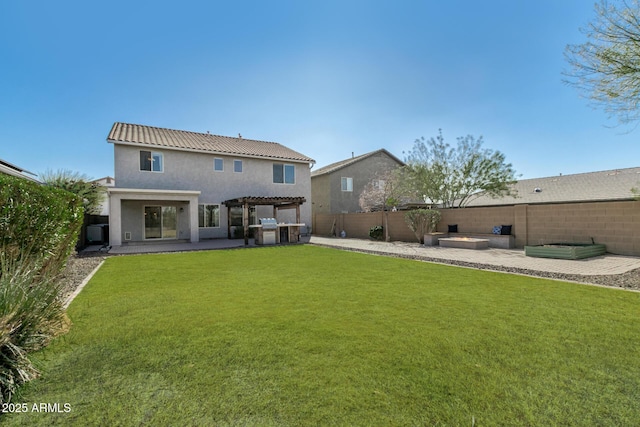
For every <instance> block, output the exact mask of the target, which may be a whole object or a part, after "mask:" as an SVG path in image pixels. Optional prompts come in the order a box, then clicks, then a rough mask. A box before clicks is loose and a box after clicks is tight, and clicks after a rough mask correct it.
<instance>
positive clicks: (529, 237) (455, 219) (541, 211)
mask: <svg viewBox="0 0 640 427" xmlns="http://www.w3.org/2000/svg"><path fill="white" fill-rule="evenodd" d="M440 212H441V213H442V219H441V220H440V223H439V224H438V227H437V231H442V232H446V231H447V228H448V227H447V226H448V225H449V224H457V225H458V230H459V232H462V233H465V232H466V233H485V234H486V233H491V232H492V229H493V227H494V226H496V225H511V226H512V227H513V228H512V233H511V234H513V235H515V245H516V247H517V248H523V247H524V246H525V245H539V244H546V243H563V242H564V243H590V242H591V239H592V238H593V240H594V241H595V242H596V243H602V244H605V245H606V246H607V252H609V253H613V254H619V255H632V256H640V201H631V200H629V201H619V202H592V203H560V204H541V205H515V206H514V205H512V206H499V207H477V208H464V209H442V210H440ZM382 218H383V217H382V214H381V213H372V214H363V213H358V214H316V215H314V223H315V229H314V234H318V235H329V234H330V230H331V225H332V224H333V223H334V221H335V223H336V234H339V233H340V231H341V230H345V232H346V233H347V236H348V237H356V238H368V233H369V228H370V227H372V226H374V225H382V224H383V222H382ZM389 230H390V234H391V238H392V240H401V241H415V240H416V239H415V236H414V235H413V233H412V232H411V230H410V229H409V227H407V226H406V224H404V213H403V212H390V213H389Z"/></svg>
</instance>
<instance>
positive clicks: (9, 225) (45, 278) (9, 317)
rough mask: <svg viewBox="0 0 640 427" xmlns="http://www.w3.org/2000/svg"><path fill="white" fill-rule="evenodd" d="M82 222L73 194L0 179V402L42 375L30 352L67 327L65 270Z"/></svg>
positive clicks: (5, 178) (24, 181)
mask: <svg viewBox="0 0 640 427" xmlns="http://www.w3.org/2000/svg"><path fill="white" fill-rule="evenodd" d="M82 220H83V210H82V205H81V201H80V200H78V199H77V198H76V197H75V196H74V195H72V194H70V193H68V192H66V191H62V190H58V189H54V188H50V187H46V186H41V185H38V184H36V183H33V182H30V181H26V180H24V179H20V178H15V177H11V176H6V175H0V250H1V252H0V403H2V402H7V401H9V400H10V399H11V396H12V395H13V393H14V392H15V390H16V389H17V387H18V386H20V384H22V383H24V382H26V381H29V380H31V379H33V378H34V377H35V376H37V374H38V372H37V370H36V368H35V367H34V366H33V364H32V363H31V361H30V360H29V358H28V354H29V353H30V352H32V351H34V350H37V349H39V348H42V347H43V346H44V345H46V344H47V343H48V342H49V340H50V339H51V338H52V337H53V336H55V334H57V333H58V332H60V331H61V330H62V329H63V327H64V325H65V324H66V322H65V319H66V317H65V314H64V309H63V306H62V301H61V300H60V291H61V289H62V287H63V283H62V281H61V272H62V271H63V269H64V267H65V264H66V261H67V259H68V257H69V255H70V254H71V252H72V251H73V249H74V246H75V243H76V239H77V235H78V232H79V230H80V227H81V226H82Z"/></svg>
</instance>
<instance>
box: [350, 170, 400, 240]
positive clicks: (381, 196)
mask: <svg viewBox="0 0 640 427" xmlns="http://www.w3.org/2000/svg"><path fill="white" fill-rule="evenodd" d="M402 190H403V186H402V185H401V183H400V175H399V169H398V168H396V169H389V170H386V171H382V172H379V173H377V174H376V175H375V176H374V177H373V178H372V179H371V180H370V181H369V182H368V183H367V184H366V185H365V186H364V188H363V190H362V192H361V193H360V198H359V200H358V202H359V204H360V209H362V210H363V211H364V212H377V211H381V212H383V219H384V233H385V240H386V241H387V242H388V241H389V240H390V239H391V238H390V236H389V210H391V209H393V208H394V207H395V206H397V205H398V204H400V203H402V201H403V193H402Z"/></svg>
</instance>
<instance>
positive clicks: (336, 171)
mask: <svg viewBox="0 0 640 427" xmlns="http://www.w3.org/2000/svg"><path fill="white" fill-rule="evenodd" d="M398 166H404V162H402V161H401V160H400V159H398V158H397V157H395V156H394V155H393V154H391V153H390V152H388V151H387V150H385V149H380V150H377V151H372V152H371V153H367V154H362V155H360V156H355V157H351V158H350V159H346V160H342V161H340V162H336V163H332V164H330V165H328V166H324V167H322V168H320V169H318V170H316V171H313V172H312V173H311V197H312V200H313V213H314V214H316V213H318V214H321V213H331V214H337V213H350V212H358V211H360V210H361V209H360V204H359V199H360V193H362V190H363V189H364V187H365V185H367V183H368V182H369V181H371V179H373V178H375V177H376V176H377V175H379V174H381V173H384V172H386V171H388V170H392V169H395V168H397V167H398Z"/></svg>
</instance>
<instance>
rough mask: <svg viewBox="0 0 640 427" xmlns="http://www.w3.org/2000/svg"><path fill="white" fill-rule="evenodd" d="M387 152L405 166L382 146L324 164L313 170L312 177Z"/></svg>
mask: <svg viewBox="0 0 640 427" xmlns="http://www.w3.org/2000/svg"><path fill="white" fill-rule="evenodd" d="M380 153H383V154H386V155H387V156H388V157H389V158H390V159H392V160H395V161H396V162H397V163H398V165H399V166H404V162H403V161H402V160H400V159H398V158H397V157H396V156H394V155H393V154H391V153H390V152H388V151H387V150H385V149H384V148H381V149H380V150H376V151H372V152H370V153H366V154H361V155H359V156H356V157H352V158H350V159H345V160H341V161H339V162H335V163H331V164H329V165H327V166H323V167H321V168H320V169H317V170H315V171H313V172H311V177H312V178H313V177H316V176H320V175H325V174H329V173H333V172H335V171H338V170H340V169H342V168H345V167H347V166H350V165H353V164H354V163H358V162H360V161H362V160H364V159H367V158H369V157H372V156H374V155H376V154H380Z"/></svg>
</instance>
